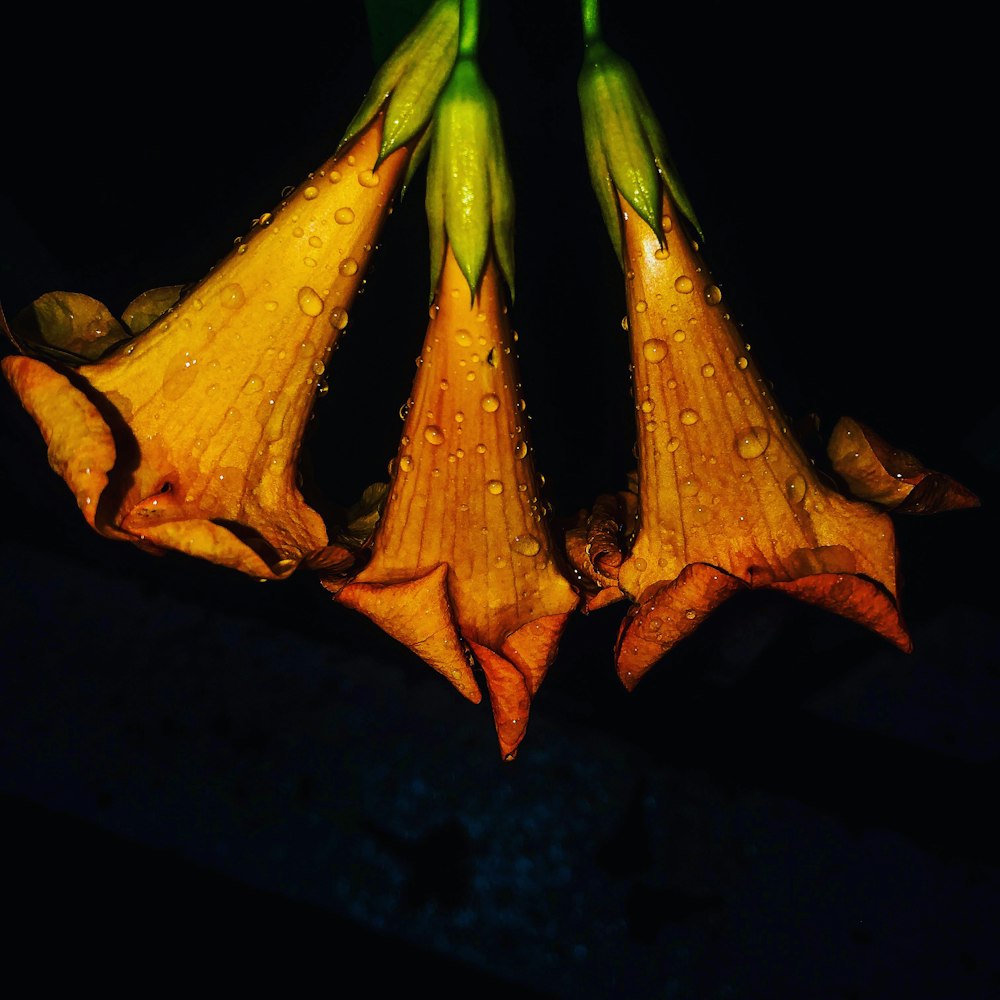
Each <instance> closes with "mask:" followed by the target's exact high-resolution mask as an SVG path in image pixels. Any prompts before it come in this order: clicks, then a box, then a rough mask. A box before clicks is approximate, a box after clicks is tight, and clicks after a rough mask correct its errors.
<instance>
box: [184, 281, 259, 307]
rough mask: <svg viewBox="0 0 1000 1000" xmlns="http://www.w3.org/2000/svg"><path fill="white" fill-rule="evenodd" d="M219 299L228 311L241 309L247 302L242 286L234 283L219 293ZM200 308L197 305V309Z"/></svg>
mask: <svg viewBox="0 0 1000 1000" xmlns="http://www.w3.org/2000/svg"><path fill="white" fill-rule="evenodd" d="M219 299H220V301H221V302H222V305H223V306H224V307H225V308H226V309H239V307H240V306H241V305H243V303H244V302H246V300H247V297H246V295H245V294H244V293H243V288H242V286H240V285H238V284H236V282H232V283H231V284H228V285H226V286H225V288H223V289H222V290H221V291H220V292H219ZM196 301H197V300H196ZM199 308H201V306H200V304H199V305H195V309H199Z"/></svg>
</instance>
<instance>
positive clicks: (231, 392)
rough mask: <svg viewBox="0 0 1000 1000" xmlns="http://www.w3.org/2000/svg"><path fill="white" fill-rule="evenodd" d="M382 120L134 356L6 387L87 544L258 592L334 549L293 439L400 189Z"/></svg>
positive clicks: (43, 370) (198, 288)
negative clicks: (206, 565) (139, 554)
mask: <svg viewBox="0 0 1000 1000" xmlns="http://www.w3.org/2000/svg"><path fill="white" fill-rule="evenodd" d="M381 133H382V121H381V118H380V117H377V118H376V119H375V120H374V121H373V122H372V123H371V124H370V125H369V126H368V127H367V129H365V130H364V131H362V132H361V133H359V134H358V135H357V136H356V137H355V139H354V140H353V142H351V144H350V145H349V146H348V147H347V148H345V149H344V150H342V152H341V153H340V154H339V155H337V156H335V157H333V158H331V159H330V160H328V161H327V162H326V163H324V164H323V166H322V167H321V168H320V169H319V170H318V171H316V172H315V173H314V174H313V175H310V177H309V179H307V180H306V181H305V182H304V183H302V184H301V185H299V187H298V188H297V189H295V190H294V191H293V192H292V193H291V194H290V195H289V196H288V197H287V199H286V200H285V201H283V202H282V203H281V205H280V206H279V207H278V208H276V209H275V211H274V212H273V214H267V215H264V216H262V217H261V218H260V220H258V222H257V223H256V225H255V227H254V228H253V230H252V231H251V232H250V234H249V235H248V236H247V238H246V239H245V240H242V241H240V242H239V243H238V245H237V246H236V247H235V248H234V249H233V250H232V252H231V253H230V254H229V255H228V256H227V257H226V258H224V259H223V260H222V261H221V262H220V263H219V264H218V265H217V266H216V267H215V268H214V269H213V270H212V271H211V272H210V273H209V274H208V275H207V276H206V277H205V278H204V279H203V280H202V281H200V282H199V283H198V284H197V285H195V286H194V287H192V288H191V289H190V290H189V291H188V292H187V293H186V294H185V295H184V296H183V297H181V298H180V299H179V301H177V302H176V303H175V304H174V305H173V307H172V308H170V309H169V310H168V311H167V312H166V313H164V314H163V315H162V316H161V317H160V318H159V319H157V320H156V321H155V322H153V323H152V325H151V326H150V327H149V328H148V329H147V330H145V331H144V332H142V333H141V335H140V336H137V337H135V338H134V339H126V340H124V341H122V342H121V343H119V344H118V346H117V347H115V348H114V350H113V351H112V353H110V354H108V355H106V356H104V357H102V358H101V359H100V360H98V361H96V362H93V363H89V364H83V365H81V366H80V367H77V368H75V369H71V368H66V369H61V370H57V369H56V368H55V367H51V366H49V365H48V364H45V363H44V362H42V361H39V360H36V359H34V358H31V357H27V356H10V357H7V358H5V359H4V360H3V370H4V373H5V375H6V376H7V378H8V380H9V382H10V384H11V385H12V387H13V388H14V390H15V392H16V393H17V394H18V396H19V397H20V399H21V401H22V403H23V404H24V406H25V408H26V409H27V410H28V412H29V413H30V414H31V415H32V416H33V417H34V419H35V421H36V422H37V423H38V425H39V427H40V428H41V430H42V433H43V435H44V437H45V439H46V441H47V443H48V446H49V457H50V462H51V464H52V466H53V468H54V469H55V470H56V471H57V472H58V473H59V474H60V475H62V476H63V478H64V479H65V480H66V482H67V484H68V485H69V487H70V489H71V490H72V491H73V493H74V495H75V496H76V499H77V503H78V504H79V506H80V509H81V510H82V511H83V513H84V516H85V518H86V519H87V521H88V522H89V523H90V524H91V526H92V527H94V528H95V529H97V530H98V531H99V532H101V533H102V534H104V535H106V536H108V537H112V538H120V539H128V540H131V541H134V542H136V543H138V544H140V545H141V546H143V547H147V548H149V549H152V550H154V551H158V550H162V549H175V550H179V551H181V552H186V553H188V554H191V555H195V556H200V557H202V558H205V559H209V560H211V561H213V562H217V563H220V564H222V565H225V566H229V567H231V568H234V569H237V570H240V571H242V572H244V573H248V574H251V575H253V576H258V577H261V578H272V579H273V578H278V577H282V576H286V575H287V574H288V573H290V572H291V571H292V570H294V568H295V567H296V566H297V565H298V564H299V562H300V561H301V560H302V559H303V558H305V557H307V556H308V555H310V554H311V553H314V552H317V551H318V550H320V549H322V548H323V547H324V546H325V545H326V543H327V533H326V528H325V526H324V523H323V521H322V519H321V518H320V516H319V514H317V513H316V512H315V511H314V510H313V509H312V508H311V507H309V506H308V505H307V504H306V503H305V501H304V499H303V497H302V495H301V493H300V492H299V489H298V485H297V458H298V452H299V447H300V443H301V439H302V434H303V431H304V428H305V425H306V422H307V420H308V417H309V413H310V411H311V408H312V405H313V401H314V398H315V396H316V392H317V389H318V387H319V386H320V384H321V383H322V380H323V374H324V371H325V367H326V365H327V363H328V362H329V359H330V354H331V352H332V350H333V348H334V347H335V345H336V343H337V339H338V337H339V336H340V334H341V333H342V331H343V330H344V329H345V328H346V326H347V324H348V309H349V306H350V305H351V303H352V302H353V299H354V296H355V294H356V292H357V290H358V287H359V285H360V282H361V280H362V277H363V274H364V271H365V268H366V265H367V263H368V260H369V258H370V255H371V251H372V246H373V245H374V243H375V239H376V235H377V233H378V232H379V229H380V227H381V225H382V223H383V221H384V219H385V217H386V215H387V209H388V206H389V203H390V199H391V198H392V196H393V194H394V192H395V191H396V190H397V188H398V185H399V183H400V181H401V179H402V176H403V171H404V170H405V168H406V163H407V159H408V155H409V151H408V150H407V149H406V148H405V147H402V148H400V149H398V150H397V151H396V152H394V153H392V154H391V155H390V156H389V157H388V158H386V159H385V160H384V161H383V162H382V163H381V165H380V166H379V167H378V169H377V170H376V169H374V168H375V165H376V162H377V160H378V156H379V149H380V145H381Z"/></svg>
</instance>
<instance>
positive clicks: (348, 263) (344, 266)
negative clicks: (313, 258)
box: [337, 257, 358, 278]
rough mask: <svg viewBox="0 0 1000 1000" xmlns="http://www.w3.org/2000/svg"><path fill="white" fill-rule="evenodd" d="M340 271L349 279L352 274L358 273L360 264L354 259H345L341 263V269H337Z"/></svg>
mask: <svg viewBox="0 0 1000 1000" xmlns="http://www.w3.org/2000/svg"><path fill="white" fill-rule="evenodd" d="M337 270H338V271H340V273H341V274H342V275H343V276H344V277H345V278H349V277H350V276H351V275H352V274H357V273H358V262H357V261H356V260H355V259H354V258H353V257H345V258H344V259H343V260H342V261H341V262H340V267H339V268H337Z"/></svg>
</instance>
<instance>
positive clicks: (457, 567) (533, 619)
mask: <svg viewBox="0 0 1000 1000" xmlns="http://www.w3.org/2000/svg"><path fill="white" fill-rule="evenodd" d="M584 9H585V12H586V11H587V10H588V9H589V10H590V11H591V13H592V14H593V12H594V11H595V10H596V4H590V5H588V4H584ZM477 17H478V4H477V3H470V2H464V3H459V0H436V2H434V3H432V4H431V6H430V8H429V10H428V12H427V13H426V14H425V16H424V17H423V18H422V19H421V21H420V22H419V23H418V24H417V25H416V26H415V27H414V28H413V30H412V31H411V32H410V33H409V35H407V37H406V38H405V39H404V40H403V41H402V42H401V43H400V44H399V46H397V48H396V49H395V51H394V52H393V54H392V55H391V56H390V58H389V59H388V60H387V61H386V63H385V64H384V65H383V66H382V68H381V69H380V71H379V73H378V74H377V75H376V77H375V79H374V81H373V84H372V86H371V88H370V89H369V91H368V93H367V95H366V96H365V98H364V100H363V102H362V104H361V106H360V108H359V110H358V112H357V114H356V115H355V117H354V119H353V120H352V121H351V123H350V125H349V126H348V128H347V130H346V133H345V135H344V137H343V139H342V141H341V143H340V144H339V146H338V148H337V149H336V151H335V152H334V153H333V155H331V156H330V157H329V159H327V160H326V161H325V162H324V163H322V164H321V165H320V166H319V167H318V168H317V169H316V170H314V171H313V172H312V173H310V174H309V175H308V177H307V178H306V179H305V180H304V181H303V182H302V183H301V184H300V185H299V186H298V187H296V188H295V189H294V190H292V191H290V192H289V193H288V194H287V196H285V197H283V198H282V200H281V202H280V204H278V205H277V206H275V207H274V208H273V209H272V210H271V211H269V212H266V213H264V214H262V215H261V216H260V217H259V218H258V219H257V220H255V222H254V225H253V228H252V229H251V231H250V232H249V233H248V234H247V235H246V236H245V238H243V239H241V240H239V241H238V242H237V244H236V245H235V246H234V248H233V249H232V251H231V252H230V253H229V254H228V255H227V256H225V257H224V258H223V259H222V260H220V261H219V263H218V264H217V265H216V266H215V267H214V268H212V270H211V271H210V272H209V273H208V274H207V275H206V276H204V277H203V278H202V279H201V280H199V281H197V282H194V283H192V284H190V285H187V286H171V287H165V288H159V289H154V290H152V291H150V292H147V293H145V294H144V295H141V296H139V297H138V298H137V299H135V300H134V301H133V302H132V303H131V304H130V305H129V306H128V307H127V308H126V310H125V311H124V313H123V315H122V316H121V317H120V318H115V317H113V316H112V315H111V314H110V313H109V311H108V310H107V309H106V308H105V307H104V306H103V305H102V304H101V303H99V302H97V301H95V300H94V299H91V298H89V297H88V296H86V295H83V294H80V293H77V292H52V293H49V294H48V295H45V296H43V297H42V298H40V299H38V300H37V301H36V302H34V303H32V304H31V305H30V306H29V307H27V308H26V309H24V310H22V311H21V312H19V313H18V314H17V315H15V316H14V317H13V319H12V320H11V321H10V323H9V325H8V323H7V321H6V320H5V319H4V318H3V316H2V314H0V322H2V324H3V327H4V329H5V332H6V333H7V335H8V338H9V339H10V341H11V343H12V344H13V346H14V349H15V350H14V351H13V352H12V353H10V354H8V356H6V357H5V358H4V359H3V361H2V368H3V372H4V375H5V376H6V378H7V381H8V382H9V384H10V386H11V388H12V389H13V391H14V392H15V393H16V394H17V396H18V397H19V399H20V401H21V403H22V404H23V406H24V408H25V409H26V410H27V412H28V413H29V414H30V415H31V417H32V418H33V419H34V420H35V422H36V423H37V424H38V427H39V429H40V431H41V433H42V436H43V438H44V440H45V442H46V445H47V447H48V454H49V461H50V464H51V465H52V468H53V469H54V470H55V471H56V472H57V473H58V474H59V475H60V476H61V477H62V478H63V479H64V480H65V482H66V484H67V485H68V486H69V488H70V490H71V491H72V493H73V495H74V497H75V498H76V501H77V503H78V505H79V507H80V510H81V512H82V513H83V515H84V518H85V520H86V521H87V523H88V524H90V526H91V527H92V528H94V529H95V530H96V531H98V532H99V533H100V534H102V535H104V536H105V537H107V538H111V539H118V540H123V541H128V542H131V543H133V544H135V545H137V546H139V547H141V548H142V549H144V550H145V551H148V552H151V553H162V552H165V551H169V550H173V551H177V552H181V553H185V554H187V555H190V556H195V557H198V558H202V559H205V560H209V561H211V562H214V563H217V564H219V565H222V566H226V567H229V568H231V569H234V570H236V571H238V572H241V573H245V574H248V575H251V576H253V577H257V578H260V579H283V578H286V577H288V576H289V575H290V574H292V573H293V572H295V571H296V570H298V569H299V568H306V569H309V570H312V571H315V572H316V573H317V574H318V576H319V579H320V581H321V582H322V584H323V586H324V587H326V589H327V590H328V591H329V592H330V593H331V594H332V595H333V599H334V600H335V601H336V602H337V603H339V604H340V605H343V606H344V607H346V608H350V609H353V610H354V611H357V612H360V613H361V614H364V615H366V616H367V617H368V618H370V619H371V620H372V621H373V622H374V623H375V624H377V625H378V626H379V627H380V628H381V629H383V630H384V631H385V632H386V633H388V634H389V635H391V636H393V637H394V638H395V639H397V640H399V641H400V642H401V643H403V644H404V645H405V646H407V647H408V648H409V649H410V650H412V652H413V653H415V654H416V656H418V657H419V658H420V659H422V660H423V661H425V662H426V663H427V664H428V665H429V666H431V667H432V668H433V669H434V670H436V671H437V672H439V673H440V674H441V675H442V676H443V677H445V678H446V679H447V680H448V681H450V682H451V683H452V684H453V685H454V686H455V688H456V689H457V690H458V691H459V692H460V693H461V694H462V695H463V696H464V697H465V698H467V699H469V700H470V701H472V702H479V701H480V700H481V698H482V690H481V687H480V682H481V681H482V682H484V683H485V687H486V691H487V694H488V697H489V702H490V705H491V707H492V714H493V720H494V724H495V728H496V732H497V738H498V742H499V746H500V752H501V755H502V757H503V758H504V759H507V760H510V759H512V758H513V757H514V756H515V754H516V753H517V751H518V748H519V746H520V744H521V742H522V740H523V739H524V736H525V733H526V727H527V722H528V716H529V711H530V706H531V702H532V699H533V698H534V696H535V695H536V694H537V692H538V690H539V687H540V685H541V684H542V682H543V679H544V677H545V675H546V672H547V670H548V668H549V666H550V665H551V663H552V662H553V660H554V658H555V656H556V652H557V647H558V645H559V642H560V639H561V636H562V634H563V632H564V629H565V627H566V625H567V622H568V620H569V619H570V616H571V615H572V614H573V612H574V611H576V610H581V611H583V612H589V611H592V610H593V609H595V608H599V607H603V606H605V605H608V604H612V603H614V602H618V601H624V602H626V603H627V605H628V610H627V612H626V614H625V616H624V619H623V622H622V625H621V629H620V633H619V637H618V641H617V644H616V648H615V651H614V657H615V662H616V666H617V670H618V674H619V677H620V679H621V681H622V683H623V684H624V685H625V686H626V687H627V688H629V689H631V688H633V687H634V686H635V685H636V684H637V683H638V681H639V680H640V679H641V678H642V677H643V676H644V675H645V673H646V672H647V671H648V670H649V669H650V668H651V667H652V666H653V665H654V664H655V663H657V662H658V661H659V660H660V659H661V658H662V657H663V656H664V655H665V654H666V653H667V652H668V651H669V650H670V649H671V648H672V647H673V646H674V644H675V643H677V642H678V641H679V640H681V639H683V638H684V637H685V636H686V635H688V634H689V633H690V632H691V631H692V630H693V629H694V628H696V627H697V626H698V625H699V624H700V623H701V622H702V621H704V619H705V618H706V617H707V616H708V615H709V613H710V612H711V611H712V610H713V609H714V608H715V607H717V606H718V605H719V604H720V602H722V601H723V600H725V599H726V598H727V597H729V596H731V595H733V594H735V593H737V592H738V591H740V590H743V589H746V588H769V589H773V590H778V591H782V592H784V593H787V594H789V595H791V596H793V597H796V598H798V599H800V600H804V601H808V602H811V603H814V604H818V605H820V606H822V607H824V608H826V609H828V610H830V611H833V612H835V613H837V614H841V615H844V616H846V617H848V618H850V619H852V620H854V621H857V622H859V623H861V624H863V625H865V626H868V627H869V628H871V629H872V630H874V631H875V632H877V633H878V634H880V635H881V636H883V637H884V638H886V639H887V640H889V641H890V642H892V643H893V644H895V645H896V646H897V647H898V648H900V649H903V650H907V649H909V648H910V637H909V635H908V632H907V629H906V626H905V625H904V623H903V619H902V617H901V615H900V611H899V602H898V582H897V572H896V551H895V539H894V532H893V525H892V520H891V517H890V514H889V513H888V512H889V511H895V512H897V513H905V512H910V513H930V512H934V511H937V510H943V509H954V508H960V507H969V506H974V505H976V504H977V502H978V501H977V500H976V498H975V496H973V495H972V494H971V493H970V492H969V491H968V490H966V489H964V488H963V487H962V486H961V485H960V484H958V483H956V482H955V481H954V480H952V479H950V478H949V477H948V476H946V475H944V474H942V473H938V472H935V471H932V470H928V469H925V468H924V467H923V466H922V465H921V464H920V463H919V462H918V461H917V460H916V459H915V458H914V457H913V456H912V455H910V454H908V453H906V452H902V451H899V450H895V449H893V448H892V447H891V446H889V445H888V444H886V443H885V442H884V441H883V440H882V439H881V438H879V437H878V436H877V435H876V434H875V433H874V432H873V431H871V430H870V429H869V428H867V427H865V426H863V425H862V424H860V423H858V422H856V421H853V420H850V419H849V418H844V419H843V420H841V422H840V423H839V424H838V425H837V427H836V428H835V431H834V433H833V435H832V437H831V440H830V443H829V452H828V454H829V460H830V468H831V471H832V474H833V475H834V476H835V477H836V478H837V482H838V483H839V487H838V486H835V485H834V481H833V479H832V478H828V477H826V476H824V475H821V474H820V472H819V471H818V469H817V467H816V465H815V463H814V462H813V461H812V460H811V459H810V458H809V457H808V456H807V455H806V453H805V451H804V449H803V447H802V446H801V444H800V443H799V442H798V441H797V440H796V438H795V435H794V434H793V433H792V432H791V430H790V428H789V423H788V421H787V419H786V418H785V416H784V415H783V414H782V411H781V409H780V408H779V406H778V404H777V402H776V401H775V400H774V399H773V397H772V395H771V390H770V388H769V386H768V383H767V382H766V381H765V380H764V378H763V376H762V375H761V373H760V371H759V370H758V367H757V364H756V361H755V359H754V357H753V355H752V354H751V352H750V349H749V345H746V344H745V343H744V341H743V338H742V336H741V332H740V329H739V327H738V326H737V324H736V323H735V321H734V320H733V318H732V316H731V315H730V313H729V311H728V307H727V304H726V302H725V300H724V298H723V295H722V292H721V290H720V288H719V287H718V285H716V284H715V282H714V280H713V278H712V276H711V275H710V274H709V271H708V267H707V265H706V263H705V261H704V260H703V258H702V256H701V253H700V247H699V242H700V240H701V227H700V225H699V222H698V219H697V217H696V216H695V213H694V210H693V207H692V205H691V203H690V200H689V199H688V197H687V195H686V194H685V192H684V189H683V187H682V185H681V184H680V181H679V179H678V177H677V172H676V170H675V169H674V166H673V164H672V161H671V158H670V155H669V152H668V150H667V147H666V143H665V140H664V137H663V133H662V129H661V128H660V125H659V122H658V121H657V119H656V117H655V115H654V113H653V111H652V108H651V105H650V102H649V100H648V98H647V97H646V95H645V93H644V92H643V90H642V87H641V86H640V84H639V81H638V79H637V77H636V75H635V73H634V71H633V70H632V68H631V67H630V65H629V64H628V63H627V62H626V61H625V60H624V59H623V58H622V57H621V56H619V55H618V54H617V53H615V52H613V51H612V50H611V49H609V48H608V47H607V46H606V45H605V44H604V42H603V41H602V40H601V37H600V32H599V28H598V25H597V22H596V17H593V16H592V17H590V18H589V19H588V18H587V17H586V15H585V34H586V40H587V46H586V53H585V58H584V65H583V70H582V72H581V75H580V80H579V99H580V107H581V112H582V121H583V132H584V139H585V145H586V149H587V156H588V164H589V168H590V175H591V179H592V181H593V185H594V190H595V193H596V195H597V200H598V205H599V207H600V210H601V212H602V215H603V217H604V220H605V222H606V224H607V227H608V234H609V236H610V238H611V241H612V245H613V246H614V248H615V250H616V252H617V254H618V258H619V260H620V262H621V265H622V271H623V276H624V298H625V303H626V307H627V327H628V336H629V344H630V350H631V360H632V365H631V376H632V382H633V391H634V398H635V416H636V429H637V442H638V444H637V451H636V456H637V460H638V469H637V471H636V473H635V474H634V476H632V477H631V478H630V480H629V487H628V488H627V489H625V490H622V491H620V492H618V493H602V494H600V495H599V496H598V497H597V499H596V500H595V503H594V506H593V509H592V510H590V511H586V512H583V513H582V514H581V515H580V517H579V519H578V520H577V521H576V522H575V523H573V524H572V526H571V527H569V528H568V529H567V530H564V531H563V530H558V529H557V527H556V524H557V522H556V521H554V520H553V519H552V517H551V512H550V510H549V508H548V506H547V505H546V503H545V501H544V500H543V499H542V496H541V480H540V477H539V476H538V475H537V472H536V469H535V465H534V458H533V452H532V446H531V441H530V436H529V433H528V427H527V414H526V412H525V411H526V406H527V404H526V402H525V400H524V399H523V396H522V392H521V383H520V380H519V374H518V364H517V358H516V355H515V351H514V348H515V343H514V341H515V336H514V334H513V332H512V329H511V325H510V319H509V310H510V308H511V306H512V302H513V287H514V254H513V227H514V196H513V181H512V178H511V173H510V169H509V167H508V163H507V158H506V153H505V149H504V139H503V130H502V127H501V123H500V112H499V108H498V106H497V102H496V100H495V98H494V96H493V94H492V92H491V91H490V89H489V87H488V86H487V84H486V82H485V80H484V79H483V77H482V74H481V72H480V69H479V66H478V63H477V53H476V45H477V31H476V29H477V24H478V20H477ZM425 158H426V159H427V188H426V190H427V195H426V210H427V218H428V223H429V234H430V268H429V270H430V276H431V282H430V284H431V309H430V321H429V323H428V325H427V328H426V333H425V337H424V342H423V347H422V349H421V351H420V354H419V357H418V359H417V372H416V376H415V379H414V382H413V385H412V388H411V391H410V395H409V399H408V402H407V404H406V407H405V412H404V426H403V430H402V435H401V438H400V441H399V447H398V451H397V453H396V456H395V458H394V459H393V461H392V463H391V466H390V481H389V483H388V484H375V485H373V486H372V487H369V489H368V490H366V491H365V493H364V495H363V497H362V500H361V502H359V504H358V505H357V506H356V507H355V508H354V510H353V511H352V512H351V513H350V514H349V516H348V517H347V519H346V520H345V521H344V522H343V523H336V524H334V523H331V522H330V520H329V518H324V516H321V514H320V513H319V512H318V510H317V509H314V507H313V506H311V505H310V504H309V503H308V502H307V501H306V499H305V497H304V496H303V494H302V492H301V488H300V477H299V457H300V455H299V453H300V449H301V446H302V439H303V434H304V431H305V428H306V425H307V422H308V420H309V417H310V414H311V411H312V408H313V405H314V402H315V399H316V397H317V396H318V395H320V394H322V392H323V391H324V386H325V374H326V371H327V367H328V366H329V365H330V363H331V359H332V355H333V352H334V350H335V348H336V347H337V345H338V341H339V338H340V336H341V335H342V333H343V332H344V330H345V329H346V328H347V326H348V323H349V321H350V315H351V310H352V308H353V306H354V302H355V298H356V296H357V294H358V292H359V289H360V287H361V284H362V281H363V279H364V275H365V273H366V269H367V266H368V264H369V261H370V259H371V254H372V250H373V247H374V245H375V244H376V241H377V239H378V238H379V234H380V232H381V231H382V227H383V225H384V223H385V220H386V218H387V216H388V214H389V212H390V210H391V207H392V203H393V201H394V199H395V198H396V197H397V196H398V195H399V194H400V193H401V192H402V191H403V190H404V189H406V188H407V187H408V186H409V185H410V184H411V182H412V181H413V178H414V174H415V171H416V169H417V167H418V166H419V165H420V164H421V163H422V162H423V161H424V159H425ZM420 308H423V307H422V306H421V307H420ZM400 349H401V350H402V349H407V348H406V347H405V344H401V347H400Z"/></svg>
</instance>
